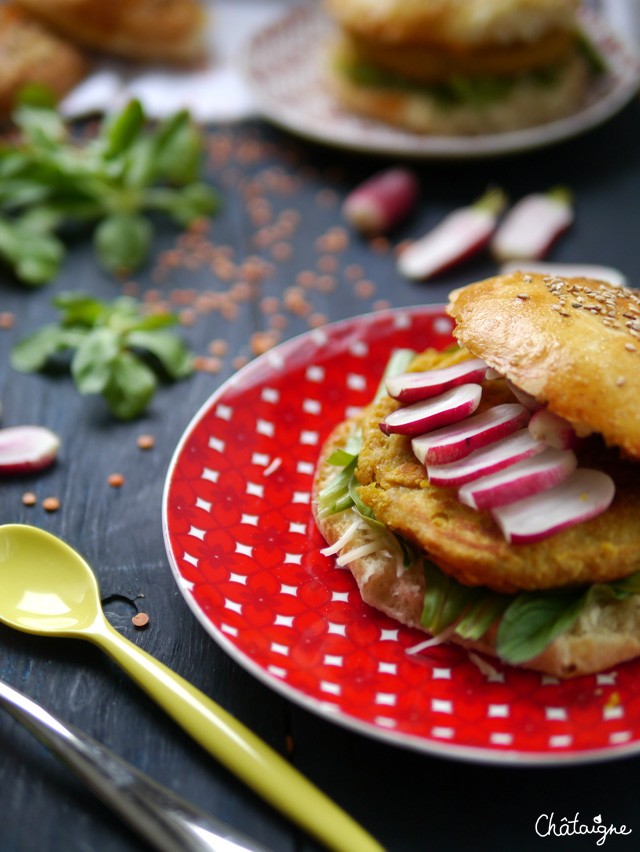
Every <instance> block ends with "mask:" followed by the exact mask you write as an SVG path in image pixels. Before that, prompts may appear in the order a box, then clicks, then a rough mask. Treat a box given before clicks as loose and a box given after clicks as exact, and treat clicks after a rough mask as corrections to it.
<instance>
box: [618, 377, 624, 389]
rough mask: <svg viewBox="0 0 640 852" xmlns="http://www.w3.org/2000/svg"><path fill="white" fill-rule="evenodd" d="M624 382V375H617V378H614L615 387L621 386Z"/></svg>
mask: <svg viewBox="0 0 640 852" xmlns="http://www.w3.org/2000/svg"><path fill="white" fill-rule="evenodd" d="M625 382H626V379H625V377H624V376H618V378H617V379H616V387H619V388H621V387H622V385H624V384H625Z"/></svg>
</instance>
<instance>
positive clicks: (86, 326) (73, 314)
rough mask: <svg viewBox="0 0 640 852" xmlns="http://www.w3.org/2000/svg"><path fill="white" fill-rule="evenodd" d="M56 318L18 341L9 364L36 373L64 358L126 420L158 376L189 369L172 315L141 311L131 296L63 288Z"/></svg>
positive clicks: (82, 383)
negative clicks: (106, 297)
mask: <svg viewBox="0 0 640 852" xmlns="http://www.w3.org/2000/svg"><path fill="white" fill-rule="evenodd" d="M53 304H54V306H55V307H56V308H58V310H59V311H60V319H59V322H57V323H52V324H50V325H45V326H43V327H42V328H40V329H39V330H38V331H36V332H34V333H33V334H31V335H30V336H28V337H26V338H24V339H23V340H22V341H20V342H19V343H18V344H17V345H16V346H15V347H14V348H13V351H12V353H11V363H12V365H13V367H15V369H17V370H21V371H22V372H36V371H41V370H45V369H46V368H48V367H50V366H51V365H52V364H53V363H55V362H56V360H61V359H63V360H64V359H65V358H66V360H67V361H68V364H69V368H70V372H71V376H72V377H73V380H74V383H75V385H76V387H77V389H78V391H79V392H80V393H81V394H102V396H103V397H104V399H105V400H106V402H107V405H108V406H109V410H110V411H111V413H112V414H113V415H114V416H115V417H117V418H119V419H121V420H130V419H132V418H134V417H137V416H139V415H140V414H142V412H143V411H144V410H145V408H146V407H147V405H148V404H149V402H150V401H151V399H152V397H153V395H154V393H155V391H156V389H157V387H158V381H159V379H160V378H166V379H167V380H170V381H177V380H179V379H182V378H185V377H186V376H188V375H189V374H190V373H191V372H192V371H193V356H192V355H191V353H190V352H189V351H188V349H187V348H186V347H185V345H184V344H183V342H182V341H181V339H180V338H179V337H177V336H176V335H175V334H174V333H173V332H171V331H168V330H167V327H168V326H171V325H174V324H175V323H176V322H177V317H176V316H175V315H173V314H145V313H144V311H143V310H142V309H141V305H140V304H139V303H138V302H137V301H136V300H134V299H131V298H128V297H121V298H118V299H115V300H114V301H113V302H110V303H105V302H102V301H100V300H99V299H96V298H94V297H92V296H89V295H87V294H84V293H75V292H68V293H62V294H61V295H59V296H58V297H56V298H55V299H54V300H53Z"/></svg>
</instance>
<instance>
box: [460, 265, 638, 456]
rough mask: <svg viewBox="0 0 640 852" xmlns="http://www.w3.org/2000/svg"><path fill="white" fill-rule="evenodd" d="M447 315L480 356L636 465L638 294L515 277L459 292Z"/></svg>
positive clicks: (597, 284)
mask: <svg viewBox="0 0 640 852" xmlns="http://www.w3.org/2000/svg"><path fill="white" fill-rule="evenodd" d="M447 312H448V313H449V315H450V316H452V317H453V318H454V319H455V321H456V328H455V329H454V335H455V337H456V338H457V340H458V342H459V343H460V344H461V345H464V346H466V347H467V349H469V350H470V351H471V352H472V353H473V354H474V355H476V356H477V357H479V358H482V359H484V360H485V361H486V363H487V364H489V366H491V367H493V368H494V369H495V370H497V371H498V372H500V373H501V374H502V375H504V376H506V377H507V378H508V379H509V380H510V381H512V382H513V383H514V384H515V385H516V386H517V387H518V388H520V389H522V390H523V391H525V392H526V393H528V394H531V395H532V396H534V397H535V398H536V399H537V400H538V401H539V402H542V403H545V404H546V405H547V406H548V408H549V409H550V410H551V411H553V412H554V413H556V414H558V415H560V416H561V417H564V418H565V419H566V420H568V421H569V422H570V423H572V424H573V426H574V428H575V429H576V431H577V432H578V434H588V433H590V432H597V433H599V434H601V435H602V436H603V438H604V440H605V442H606V443H607V444H609V445H612V446H617V447H620V448H621V450H622V451H623V452H624V454H625V455H627V456H628V457H629V458H631V459H636V460H640V291H636V290H632V289H629V288H621V287H614V286H612V285H610V284H606V283H604V282H602V281H594V280H591V279H588V278H567V279H561V278H555V277H552V276H545V275H540V274H524V273H521V272H515V273H512V274H509V275H500V276H497V277H495V278H488V279H486V280H484V281H479V282H477V283H475V284H470V285H469V286H468V287H463V288H461V289H458V290H455V291H454V292H452V293H451V294H450V297H449V305H448V308H447Z"/></svg>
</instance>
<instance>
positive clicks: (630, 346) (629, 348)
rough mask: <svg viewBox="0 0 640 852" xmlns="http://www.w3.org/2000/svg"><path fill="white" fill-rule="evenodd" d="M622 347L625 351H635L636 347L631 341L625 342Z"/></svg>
mask: <svg viewBox="0 0 640 852" xmlns="http://www.w3.org/2000/svg"><path fill="white" fill-rule="evenodd" d="M624 348H625V349H626V350H627V352H637V351H638V350H637V348H636V347H635V346H634V345H633V343H625V345H624Z"/></svg>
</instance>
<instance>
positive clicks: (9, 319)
mask: <svg viewBox="0 0 640 852" xmlns="http://www.w3.org/2000/svg"><path fill="white" fill-rule="evenodd" d="M15 321H16V317H15V314H12V313H11V312H10V311H2V312H0V328H13V325H14V323H15Z"/></svg>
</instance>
